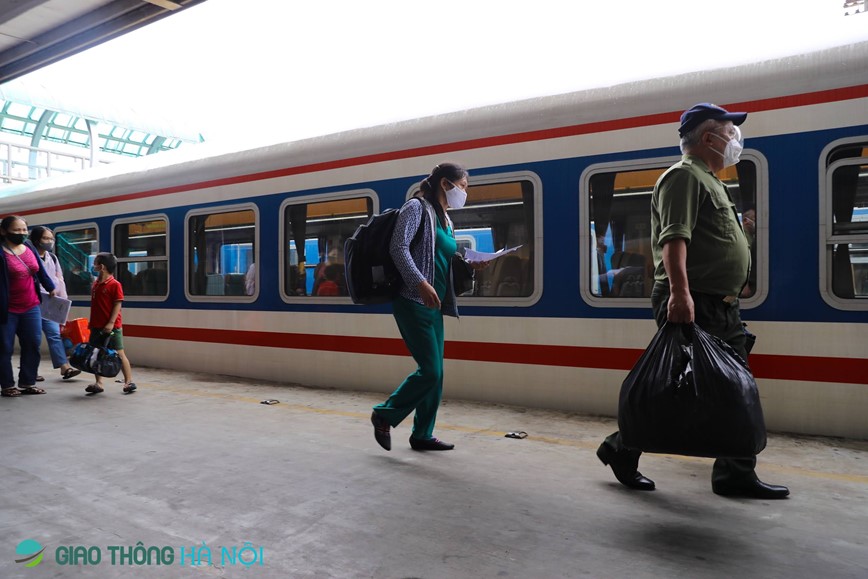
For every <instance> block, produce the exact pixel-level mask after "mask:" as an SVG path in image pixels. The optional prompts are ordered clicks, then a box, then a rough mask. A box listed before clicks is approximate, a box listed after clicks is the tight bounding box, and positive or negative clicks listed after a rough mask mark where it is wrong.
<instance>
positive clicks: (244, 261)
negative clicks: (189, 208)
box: [186, 208, 259, 301]
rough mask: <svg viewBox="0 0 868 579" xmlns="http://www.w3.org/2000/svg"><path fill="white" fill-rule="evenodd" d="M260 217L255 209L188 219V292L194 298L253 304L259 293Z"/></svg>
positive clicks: (191, 215)
mask: <svg viewBox="0 0 868 579" xmlns="http://www.w3.org/2000/svg"><path fill="white" fill-rule="evenodd" d="M256 242H257V214H256V211H255V210H254V209H253V208H250V209H245V208H239V209H236V210H231V209H223V208H221V210H220V211H217V210H212V211H210V212H208V213H191V214H190V215H188V217H187V258H186V260H187V293H188V296H189V297H190V298H191V299H197V298H198V299H207V300H212V301H213V300H218V301H251V300H252V299H254V298H255V296H256V294H257V280H258V278H259V276H258V275H257V272H256V265H255V263H256Z"/></svg>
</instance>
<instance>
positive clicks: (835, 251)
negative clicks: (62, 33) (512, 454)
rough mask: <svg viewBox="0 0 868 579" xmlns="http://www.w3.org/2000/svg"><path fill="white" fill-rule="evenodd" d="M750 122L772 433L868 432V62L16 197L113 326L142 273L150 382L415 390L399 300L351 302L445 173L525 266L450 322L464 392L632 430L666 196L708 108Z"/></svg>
mask: <svg viewBox="0 0 868 579" xmlns="http://www.w3.org/2000/svg"><path fill="white" fill-rule="evenodd" d="M708 101H713V102H715V103H717V104H719V105H721V106H724V107H726V108H728V109H730V110H742V111H748V112H749V113H750V114H749V115H748V118H747V121H746V122H745V124H744V125H742V129H743V132H744V134H745V136H746V141H745V151H744V153H743V155H742V157H741V162H740V163H739V164H738V165H737V166H735V167H732V168H730V169H727V170H724V171H723V172H722V173H721V175H720V176H721V178H722V179H723V180H724V182H725V183H726V184H727V186H728V187H729V189H730V191H731V193H732V196H733V199H734V200H735V204H736V209H737V211H738V213H739V214H740V215H741V216H742V219H743V222H744V227H745V229H746V231H747V233H748V235H749V238H750V239H751V240H752V254H753V256H754V267H753V271H752V272H751V276H750V281H749V283H748V285H747V286H746V287H745V290H744V292H743V295H742V299H741V307H742V310H743V318H744V319H745V321H746V322H747V323H748V325H749V329H750V330H751V331H752V332H753V333H755V334H756V335H757V336H758V337H759V339H758V341H757V345H756V347H755V349H754V352H753V354H752V356H751V359H750V364H751V366H752V369H753V371H754V373H755V375H756V378H757V382H758V384H759V386H760V391H761V395H762V402H763V406H764V410H765V414H766V421H767V424H768V427H769V429H770V430H774V431H786V432H796V433H804V434H819V435H833V436H846V437H856V438H868V420H866V418H865V417H866V416H868V42H864V43H857V44H852V45H848V46H843V47H837V48H830V49H826V50H823V51H818V52H815V53H811V54H804V55H800V56H793V57H787V58H783V59H777V60H770V61H765V62H760V63H756V64H751V65H746V66H737V67H732V68H726V69H720V70H712V71H705V72H697V73H690V74H683V75H678V76H674V77H668V78H660V79H653V80H647V81H639V82H632V83H627V84H623V85H619V86H614V87H607V88H598V89H592V90H586V91H581V92H575V93H569V94H562V95H556V96H549V97H542V98H535V99H530V100H524V101H519V102H513V103H508V104H502V105H496V106H488V107H483V108H478V109H473V110H468V111H463V112H457V113H450V114H444V115H437V116H433V117H428V118H422V119H417V120H413V121H407V122H398V123H394V124H389V125H384V126H378V127H373V128H366V129H360V130H353V131H348V132H343V133H338V134H332V135H326V136H322V137H318V138H312V139H305V140H300V141H296V142H289V143H283V144H277V145H269V146H264V147H261V148H255V149H248V150H241V151H232V152H224V153H209V152H208V151H209V149H208V146H207V145H201V146H199V147H196V148H194V149H193V154H192V155H190V154H189V153H188V154H186V155H185V153H184V151H180V150H179V151H175V152H168V153H162V154H160V155H156V156H154V157H151V158H142V159H138V160H136V161H133V162H126V163H121V164H115V165H112V166H108V167H100V168H96V169H93V170H89V171H85V172H82V173H78V174H74V175H66V176H63V177H59V178H56V179H49V180H43V181H38V182H32V183H28V184H23V185H16V186H13V187H11V188H6V189H2V190H0V200H2V202H0V207H2V213H3V214H20V215H23V216H25V217H26V219H27V220H28V222H29V225H30V226H31V227H32V226H33V225H38V224H42V225H47V226H50V227H52V228H53V229H54V230H55V232H56V238H57V251H58V254H59V256H60V259H61V261H62V263H63V265H64V268H65V271H66V282H67V285H68V287H69V290H70V294H71V296H72V297H73V300H74V309H73V314H72V316H73V317H87V315H88V311H89V310H88V306H89V286H90V283H91V281H92V280H91V278H90V275H89V273H88V272H89V266H90V264H91V263H92V261H93V256H94V255H95V254H96V253H97V252H99V251H110V252H112V253H114V254H115V255H116V256H117V257H118V260H119V266H118V272H117V277H118V279H120V280H121V282H122V283H123V285H124V291H125V294H126V301H125V302H124V309H123V325H124V334H125V340H124V341H125V343H126V345H127V349H128V352H129V355H130V359H131V360H132V362H133V364H134V365H147V366H154V367H164V368H172V369H179V370H191V371H201V372H211V373H218V374H226V375H232V376H236V377H238V378H237V379H238V380H239V382H244V383H256V381H258V380H269V381H278V382H291V383H300V384H304V385H310V386H318V387H328V388H341V389H349V390H367V391H378V392H383V393H387V392H390V391H391V390H392V389H393V388H394V387H395V386H396V385H397V384H398V383H399V382H400V381H401V380H402V379H403V377H404V376H405V375H406V374H407V373H408V372H410V371H411V370H412V369H413V366H414V364H413V361H412V359H411V358H410V357H409V355H408V353H407V351H406V349H405V347H404V345H403V342H402V340H401V338H400V335H399V333H398V330H397V328H396V326H395V322H394V320H393V318H392V316H391V308H390V306H389V305H388V304H385V305H377V306H359V305H354V304H353V303H352V302H351V301H350V298H349V297H348V296H347V292H346V284H345V279H344V268H343V263H342V260H343V251H342V248H343V244H344V241H345V240H346V239H347V237H349V236H350V235H352V233H353V232H354V230H355V229H356V227H357V226H358V225H359V224H361V223H364V222H365V221H366V220H367V219H368V217H369V216H371V215H372V214H375V213H378V212H381V211H383V210H385V209H387V208H390V207H398V206H400V205H401V204H402V203H403V202H404V201H405V200H406V199H408V198H409V197H410V196H411V195H413V194H414V193H415V192H416V191H417V189H418V186H419V183H420V181H421V179H423V178H424V177H425V176H426V175H427V174H428V173H429V171H430V170H431V169H432V167H434V166H435V165H436V164H437V163H439V162H441V161H445V160H453V161H456V162H459V163H461V164H463V165H465V166H466V167H468V169H469V170H470V175H471V176H470V187H469V191H468V193H469V195H468V202H467V205H466V206H465V207H464V208H462V209H460V210H451V216H452V219H453V220H454V222H455V225H456V233H457V236H458V238H459V240H461V242H462V244H463V245H465V246H468V247H474V248H477V249H479V250H482V251H492V250H497V249H501V248H504V247H515V246H521V248H520V249H519V250H518V251H516V252H514V253H512V254H510V255H509V256H507V257H503V258H501V259H498V260H496V261H494V262H493V263H492V265H491V266H490V267H489V268H488V269H486V270H484V271H482V272H480V274H479V276H478V278H477V280H476V283H475V287H474V289H473V291H472V293H471V294H469V295H466V296H463V297H461V298H459V305H460V310H461V318H460V319H458V320H454V319H451V318H450V319H447V323H446V340H447V343H446V378H445V385H444V388H445V391H444V395H445V396H446V397H447V398H450V397H451V398H462V399H471V400H478V401H487V402H493V403H503V404H512V405H523V406H528V407H539V408H554V409H559V410H564V411H570V412H577V413H584V414H594V415H608V416H613V415H615V413H616V411H617V399H618V392H619V388H620V385H621V382H622V381H623V379H624V378H625V376H626V374H627V372H628V370H629V369H630V368H631V367H632V366H633V364H634V363H635V362H636V360H637V359H638V358H639V356H640V354H641V353H642V351H643V350H644V349H645V347H646V346H647V345H648V343H649V342H650V340H651V338H652V336H653V335H654V333H655V331H656V328H655V325H654V322H653V320H652V316H651V311H650V304H649V295H650V291H651V284H652V281H653V280H652V274H651V272H652V264H651V246H650V221H649V200H650V194H651V190H652V188H653V186H654V183H655V181H656V179H657V178H658V177H659V175H660V174H661V173H662V172H663V171H664V170H665V169H666V168H667V167H669V166H670V165H671V164H672V163H673V162H675V161H676V160H677V159H678V158H679V157H680V152H679V148H678V135H677V127H678V119H679V115H680V113H681V111H683V110H684V109H686V108H689V107H690V106H692V105H693V104H695V103H697V102H708Z"/></svg>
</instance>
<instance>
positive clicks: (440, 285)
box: [434, 219, 458, 302]
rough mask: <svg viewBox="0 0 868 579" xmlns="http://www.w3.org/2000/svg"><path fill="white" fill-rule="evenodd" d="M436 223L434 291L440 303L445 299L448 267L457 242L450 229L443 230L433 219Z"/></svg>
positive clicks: (438, 222)
mask: <svg viewBox="0 0 868 579" xmlns="http://www.w3.org/2000/svg"><path fill="white" fill-rule="evenodd" d="M435 221H436V222H437V233H436V236H435V241H434V291H436V292H437V297H438V298H440V301H441V302H442V301H443V299H444V298H445V297H446V287H447V285H446V284H448V283H449V266H450V264H451V263H452V256H453V255H455V252H456V251H458V242H457V241H455V237H453V235H452V228H451V227H447V228H444V227H443V225H441V224H440V219H435Z"/></svg>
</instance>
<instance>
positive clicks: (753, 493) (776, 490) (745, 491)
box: [711, 479, 790, 499]
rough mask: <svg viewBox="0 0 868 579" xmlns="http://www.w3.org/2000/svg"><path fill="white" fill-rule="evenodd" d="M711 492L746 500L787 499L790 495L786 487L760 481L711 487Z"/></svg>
mask: <svg viewBox="0 0 868 579" xmlns="http://www.w3.org/2000/svg"><path fill="white" fill-rule="evenodd" d="M711 490H712V491H714V494H716V495H720V496H722V497H743V498H746V499H785V498H787V496H789V494H790V489H788V488H787V487H785V486H780V485H770V484H766V483H764V482H763V481H761V480H759V479H757V480H754V481H750V482H748V483H743V484H737V485H723V484H721V485H711Z"/></svg>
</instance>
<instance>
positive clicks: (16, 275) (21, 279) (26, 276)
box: [3, 250, 39, 314]
mask: <svg viewBox="0 0 868 579" xmlns="http://www.w3.org/2000/svg"><path fill="white" fill-rule="evenodd" d="M3 255H4V256H6V268H7V270H8V271H9V311H10V312H12V313H13V314H23V313H24V312H26V311H28V310H30V309H32V308H33V307H35V306H38V305H39V298H38V297H36V287H35V286H34V285H33V276H34V275H36V272H37V271H39V264H38V263H36V256H35V255H33V252H32V251H29V250H27V251H25V252H24V253H22V254H21V255H19V256H17V257H16V256H14V255H12V254H11V253H9V252H8V251H4V252H3ZM19 257H20V258H21V259H18V258H19ZM22 261H23V262H24V263H21V262H22ZM25 264H26V265H25Z"/></svg>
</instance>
